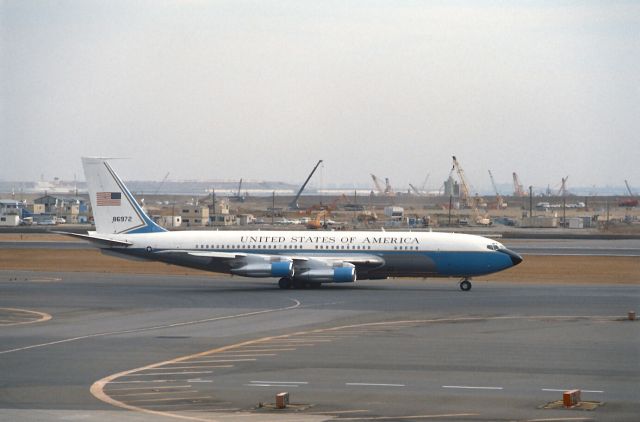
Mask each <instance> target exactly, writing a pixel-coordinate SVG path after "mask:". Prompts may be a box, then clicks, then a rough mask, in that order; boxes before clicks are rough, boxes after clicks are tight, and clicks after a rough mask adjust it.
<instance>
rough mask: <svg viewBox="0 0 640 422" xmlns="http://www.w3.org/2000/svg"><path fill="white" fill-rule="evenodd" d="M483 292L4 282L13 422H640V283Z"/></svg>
mask: <svg viewBox="0 0 640 422" xmlns="http://www.w3.org/2000/svg"><path fill="white" fill-rule="evenodd" d="M476 284H477V285H476V287H474V289H473V290H472V291H471V292H461V291H460V290H459V289H458V287H457V283H456V282H455V281H454V280H450V281H434V280H427V281H424V280H415V279H406V280H380V281H362V282H357V283H356V284H354V285H328V286H323V287H322V288H320V289H309V290H290V291H282V290H280V289H278V288H277V286H276V284H275V280H251V279H244V278H237V277H236V278H229V277H218V278H209V277H206V276H199V275H194V276H166V275H132V274H105V273H86V272H73V273H58V272H55V273H52V272H19V271H0V308H2V310H0V316H3V317H2V321H9V322H5V323H4V324H3V323H2V322H0V373H1V374H2V377H0V420H7V421H10V420H24V421H45V420H46V421H49V420H70V419H72V420H86V421H99V420H100V421H101V420H125V421H149V420H165V419H160V416H161V415H165V416H173V418H174V419H175V420H199V421H204V420H207V421H208V420H219V421H227V420H233V421H244V420H248V421H289V420H291V421H293V420H299V421H305V420H309V421H315V420H333V419H335V420H344V421H369V420H370V421H376V420H385V421H390V420H415V421H422V420H443V421H445V420H446V421H451V420H454V421H455V420H462V421H495V420H522V421H532V420H545V421H565V420H572V421H576V420H585V421H586V420H594V421H636V420H637V415H638V414H640V392H639V391H638V389H637V385H638V383H639V382H640V360H639V359H638V356H639V355H640V323H639V322H631V321H627V320H625V317H626V314H627V312H628V311H629V310H632V309H635V310H637V309H638V308H640V306H639V305H640V286H639V285H638V284H637V283H635V284H629V285H610V284H601V285H593V284H590V285H563V284H551V285H538V284H529V283H519V282H518V281H517V280H512V281H511V282H500V283H494V282H490V281H482V282H477V283H476ZM26 311H30V312H31V313H29V312H26ZM12 312H13V313H12ZM46 316H50V317H51V318H50V319H47V317H46ZM40 319H42V320H40ZM17 320H20V321H27V322H29V323H24V324H15V322H16V321H17ZM11 322H13V323H11ZM570 388H579V389H582V399H583V400H585V401H590V402H599V403H603V405H602V406H599V407H597V408H596V409H595V410H592V411H585V410H577V409H571V410H566V409H543V407H544V406H545V405H546V404H548V403H550V402H553V401H554V400H559V399H560V398H561V391H562V390H565V389H570ZM280 391H288V392H289V393H290V394H291V402H292V403H294V404H296V406H295V407H294V408H293V409H289V410H286V411H276V410H273V409H271V408H270V407H269V406H263V407H262V408H260V407H258V403H266V404H269V403H273V402H274V396H275V394H276V393H277V392H280ZM126 409H128V410H126ZM176 418H178V419H176ZM166 420H170V419H168V418H167V419H166Z"/></svg>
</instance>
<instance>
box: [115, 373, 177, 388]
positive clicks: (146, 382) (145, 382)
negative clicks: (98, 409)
mask: <svg viewBox="0 0 640 422" xmlns="http://www.w3.org/2000/svg"><path fill="white" fill-rule="evenodd" d="M127 376H128V375H127ZM154 382H188V381H187V380H185V379H173V380H162V379H160V380H144V381H142V380H141V381H133V380H132V381H109V382H107V383H105V385H109V384H150V383H154ZM153 388H156V387H153Z"/></svg>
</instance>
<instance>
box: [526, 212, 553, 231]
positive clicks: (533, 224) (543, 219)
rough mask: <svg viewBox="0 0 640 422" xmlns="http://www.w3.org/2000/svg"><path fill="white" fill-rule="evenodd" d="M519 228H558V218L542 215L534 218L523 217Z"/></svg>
mask: <svg viewBox="0 0 640 422" xmlns="http://www.w3.org/2000/svg"><path fill="white" fill-rule="evenodd" d="M520 227H528V228H537V229H544V228H548V229H550V228H556V227H558V217H547V216H544V215H537V216H534V217H524V218H523V219H522V224H521V225H520Z"/></svg>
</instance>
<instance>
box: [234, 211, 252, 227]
mask: <svg viewBox="0 0 640 422" xmlns="http://www.w3.org/2000/svg"><path fill="white" fill-rule="evenodd" d="M237 222H238V224H239V225H240V226H248V225H249V224H254V223H255V222H256V218H255V217H254V216H253V214H238V216H237Z"/></svg>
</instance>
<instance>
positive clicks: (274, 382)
mask: <svg viewBox="0 0 640 422" xmlns="http://www.w3.org/2000/svg"><path fill="white" fill-rule="evenodd" d="M249 382H251V383H256V384H309V383H308V382H307V381H249Z"/></svg>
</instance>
